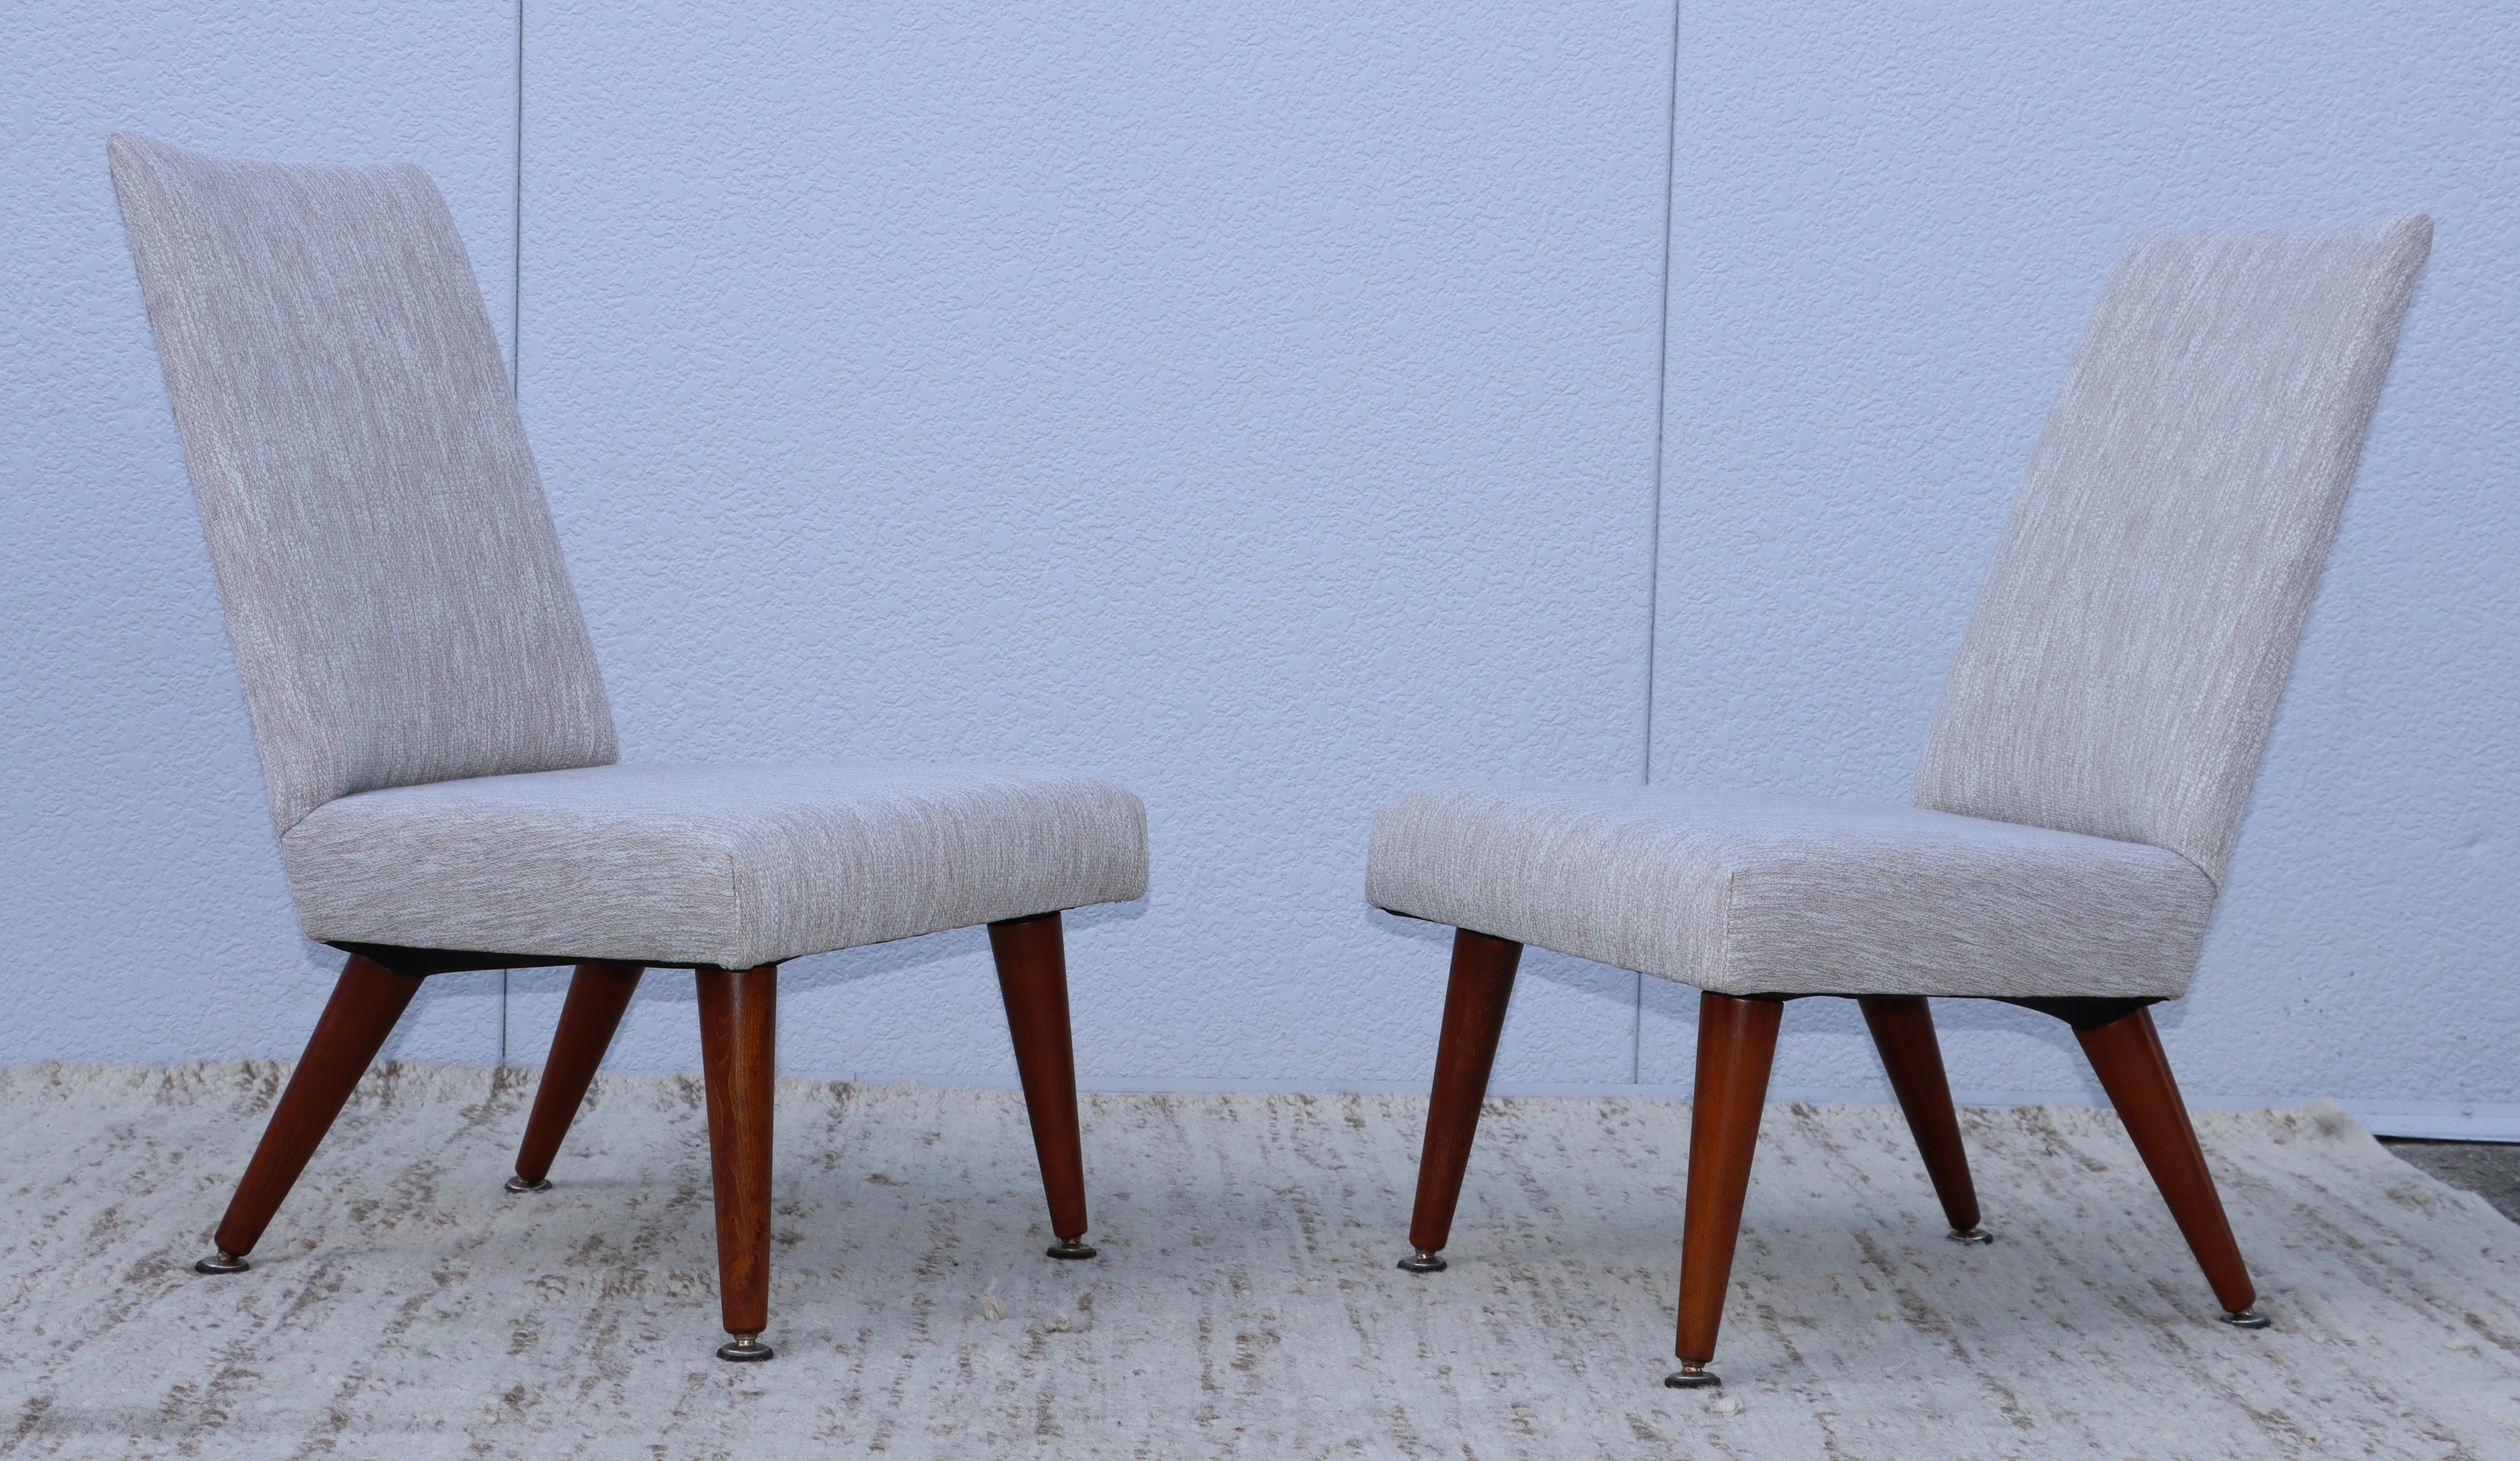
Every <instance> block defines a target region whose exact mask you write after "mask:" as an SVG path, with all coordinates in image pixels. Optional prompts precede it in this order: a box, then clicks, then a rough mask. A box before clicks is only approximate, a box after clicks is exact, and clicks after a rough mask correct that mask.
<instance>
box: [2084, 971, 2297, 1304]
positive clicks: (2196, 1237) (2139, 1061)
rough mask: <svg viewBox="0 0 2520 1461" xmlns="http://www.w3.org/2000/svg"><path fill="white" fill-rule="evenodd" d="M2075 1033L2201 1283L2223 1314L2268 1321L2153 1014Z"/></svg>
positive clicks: (2142, 1013) (2138, 1014)
mask: <svg viewBox="0 0 2520 1461" xmlns="http://www.w3.org/2000/svg"><path fill="white" fill-rule="evenodd" d="M2074 1038H2076V1039H2078V1040H2080V1041H2082V1043H2083V1053H2084V1054H2085V1055H2087V1056H2089V1057H2091V1061H2092V1069H2093V1071H2094V1072H2095V1073H2098V1075H2099V1077H2100V1086H2101V1088H2102V1089H2103V1090H2106V1091H2107V1092H2108V1093H2109V1102H2110V1104H2112V1105H2114V1106H2115V1107H2117V1109H2118V1119H2120V1120H2122V1121H2124V1122H2126V1128H2127V1135H2128V1137H2130V1138H2131V1139H2133V1141H2134V1142H2135V1149H2136V1151H2137V1152H2138V1154H2139V1155H2141V1156H2142V1158H2143V1164H2144V1166H2145V1168H2146V1169H2148V1170H2149V1171H2151V1173H2152V1180H2153V1184H2154V1185H2155V1186H2157V1187H2159V1188H2160V1189H2161V1196H2162V1200H2163V1201H2164V1202H2166V1203H2168V1204H2169V1205H2170V1215H2171V1216H2172V1217H2173V1218H2175V1219H2177V1220H2178V1223H2179V1231H2180V1232H2181V1233H2183V1234H2184V1235H2185V1236H2186V1239H2187V1247H2188V1249H2189V1250H2190V1251H2191V1252H2193V1253H2194V1254H2195V1255H2196V1263H2197V1266H2198V1267H2201V1268H2203V1269H2204V1270H2205V1281H2206V1282H2207V1283H2209V1284H2212V1285H2213V1286H2214V1297H2215V1298H2216V1299H2218V1300H2220V1301H2222V1303H2223V1309H2224V1313H2225V1316H2226V1317H2227V1318H2228V1319H2230V1320H2231V1322H2233V1323H2235V1324H2240V1325H2243V1326H2247V1327H2252V1328H2254V1327H2258V1326H2259V1325H2262V1324H2263V1323H2264V1322H2265V1321H2264V1320H2262V1319H2260V1318H2259V1317H2258V1316H2257V1314H2256V1312H2255V1310H2254V1308H2253V1305H2254V1304H2256V1303H2257V1301H2258V1290H2257V1286H2256V1285H2255V1284H2253V1283H2251V1282H2250V1281H2249V1266H2248V1264H2246V1263H2244V1262H2242V1261H2241V1260H2240V1245H2239V1243H2238V1242H2237V1241H2236V1240H2234V1239H2233V1238H2232V1236H2231V1220H2230V1218H2229V1217H2228V1216H2226V1215H2225V1213H2224V1211H2223V1198H2222V1195H2221V1194H2220V1193H2218V1192H2216V1191H2215V1190H2214V1174H2213V1172H2211V1171H2209V1170H2207V1169H2206V1166H2205V1152H2204V1149H2203V1148H2201V1147H2199V1146H2198V1145H2197V1144H2196V1128H2195V1127H2194V1126H2193V1125H2191V1124H2190V1123H2189V1122H2188V1119H2187V1103H2186V1102H2185V1101H2183V1100H2182V1099H2180V1095H2179V1082H2178V1080H2177V1079H2176V1078H2175V1077H2173V1076H2172V1075H2171V1073H2170V1057H2169V1056H2168V1054H2166V1053H2165V1052H2164V1051H2163V1050H2162V1048H2161V1032H2160V1031H2159V1030H2157V1029H2155V1028H2153V1025H2152V1012H2151V1011H2149V1010H2138V1011H2136V1012H2135V1013H2134V1014H2132V1015H2128V1016H2126V1017H2125V1018H2124V1019H2121V1020H2116V1021H2112V1022H2111V1023H2109V1024H2107V1025H2102V1026H2098V1027H2094V1028H2091V1029H2077V1030H2075V1031H2074Z"/></svg>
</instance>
